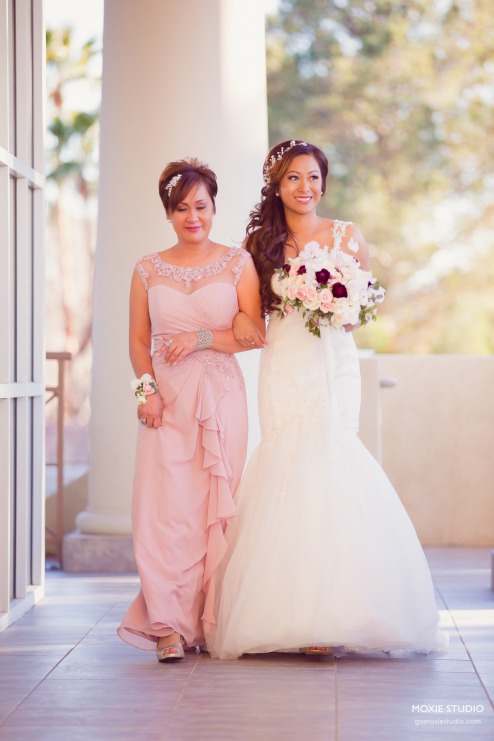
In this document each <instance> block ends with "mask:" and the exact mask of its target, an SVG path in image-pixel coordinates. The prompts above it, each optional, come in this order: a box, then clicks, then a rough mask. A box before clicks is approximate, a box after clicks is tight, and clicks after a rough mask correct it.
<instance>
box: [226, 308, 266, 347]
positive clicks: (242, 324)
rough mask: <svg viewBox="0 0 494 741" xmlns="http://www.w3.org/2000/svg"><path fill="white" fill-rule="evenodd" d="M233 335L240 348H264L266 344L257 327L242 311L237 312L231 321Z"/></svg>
mask: <svg viewBox="0 0 494 741" xmlns="http://www.w3.org/2000/svg"><path fill="white" fill-rule="evenodd" d="M232 329H233V335H234V337H235V339H236V340H237V342H238V344H239V345H242V347H248V348H254V347H264V346H265V345H267V344H268V343H267V342H266V340H265V338H264V335H263V334H262V332H261V331H260V329H259V327H257V325H256V324H255V323H254V322H253V321H252V320H251V319H249V317H248V316H247V314H244V312H243V311H239V313H238V314H236V316H235V318H234V319H233V327H232Z"/></svg>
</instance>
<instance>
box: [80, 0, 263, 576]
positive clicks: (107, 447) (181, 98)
mask: <svg viewBox="0 0 494 741" xmlns="http://www.w3.org/2000/svg"><path fill="white" fill-rule="evenodd" d="M266 151H267V107H266V70H265V47H264V2H263V0H250V1H249V2H248V3H246V2H244V1H243V0H208V2H204V0H181V2H176V1H175V0H140V2H135V0H105V18H104V46H103V100H102V113H101V159H100V186H99V218H98V236H97V251H96V268H95V281H94V323H93V343H94V362H93V381H92V395H91V408H92V411H91V427H90V439H91V452H90V472H89V503H88V507H87V509H86V511H84V512H82V513H80V514H79V515H78V518H77V526H78V528H79V529H80V531H81V532H82V533H83V534H86V535H88V534H89V535H120V536H128V535H129V534H130V532H131V522H130V502H131V490H132V475H133V464H134V448H135V427H136V425H135V403H134V399H133V397H132V393H131V389H130V385H129V381H130V378H131V377H132V375H133V373H132V369H131V366H130V362H129V360H128V342H127V337H128V293H129V286H130V278H131V274H132V269H133V265H134V263H135V261H136V260H137V259H138V258H139V257H140V256H141V255H143V254H145V253H147V252H152V251H155V250H162V249H165V248H166V247H168V246H171V244H172V243H173V240H174V236H175V235H174V233H173V232H172V230H171V227H170V225H169V224H168V223H167V221H166V218H165V213H164V210H163V207H162V205H161V202H160V200H159V197H158V189H157V184H158V177H159V174H160V172H161V170H162V168H163V167H164V165H165V164H166V163H167V162H168V161H169V160H172V159H177V158H182V157H186V156H191V155H194V156H197V157H199V158H200V159H202V160H204V161H205V162H207V163H208V164H209V165H210V166H211V167H212V169H213V170H214V171H215V172H216V174H217V175H218V182H219V195H218V199H217V215H216V218H215V223H214V228H213V232H212V238H213V239H215V240H217V241H220V242H223V243H225V244H230V245H235V244H240V243H241V241H242V238H243V235H244V227H245V223H246V220H247V217H248V213H249V210H250V209H251V207H252V205H253V204H254V203H255V202H256V201H257V200H258V199H259V195H260V188H261V185H262V180H261V171H262V162H263V158H264V156H265V152H266ZM255 355H257V353H255V354H254V353H252V357H251V358H248V359H244V360H243V364H244V367H246V368H247V370H248V374H249V376H251V375H252V376H254V377H255V375H256V364H257V363H256V361H257V358H256V357H255ZM256 416H257V414H256V411H255V410H250V418H251V419H253V420H255V419H256ZM85 540H86V541H87V538H86V539H85ZM86 566H87V564H86Z"/></svg>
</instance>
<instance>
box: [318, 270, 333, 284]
mask: <svg viewBox="0 0 494 741" xmlns="http://www.w3.org/2000/svg"><path fill="white" fill-rule="evenodd" d="M330 278H331V273H330V272H329V270H326V268H322V270H318V271H317V272H316V280H317V282H318V283H321V284H322V285H323V286H327V285H328V280H329V279H330Z"/></svg>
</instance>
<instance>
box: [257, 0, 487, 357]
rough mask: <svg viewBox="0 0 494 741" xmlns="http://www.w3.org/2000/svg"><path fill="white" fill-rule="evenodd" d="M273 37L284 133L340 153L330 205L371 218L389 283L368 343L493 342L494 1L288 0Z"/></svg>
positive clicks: (275, 98) (271, 29)
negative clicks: (490, 278) (493, 2)
mask: <svg viewBox="0 0 494 741" xmlns="http://www.w3.org/2000/svg"><path fill="white" fill-rule="evenodd" d="M267 39H268V41H267V62H268V105H269V127H270V131H269V135H270V142H271V144H274V143H276V142H277V141H281V140H283V139H291V138H294V137H296V138H301V139H308V140H310V141H313V142H314V143H317V144H319V146H321V148H322V149H323V150H324V151H325V152H326V154H327V156H328V158H329V161H330V179H329V188H328V195H327V196H326V199H325V209H326V215H332V216H336V217H338V218H343V219H350V220H352V221H356V222H358V223H359V224H360V226H361V227H362V228H363V230H364V233H365V234H366V235H367V237H368V239H369V242H370V243H371V248H372V255H373V267H374V270H375V272H376V273H377V274H378V276H379V278H380V279H381V280H382V282H383V283H385V284H386V285H387V287H388V297H387V300H386V302H385V304H384V305H383V307H382V311H381V319H380V321H378V323H377V324H375V325H372V327H369V328H367V329H366V330H365V331H362V332H360V333H358V334H359V341H360V342H361V343H363V344H366V345H368V344H372V345H373V346H375V347H376V349H379V350H380V351H385V352H395V351H408V352H484V353H485V352H492V351H493V350H494V336H493V332H492V326H493V324H494V307H493V305H492V301H491V299H490V293H491V291H490V282H489V280H488V278H489V277H490V274H491V272H492V271H491V269H490V265H491V264H492V258H493V257H494V238H493V236H492V235H493V231H492V227H493V225H494V224H493V217H494V178H493V177H492V174H491V173H492V172H493V169H494V136H493V135H494V116H493V112H494V111H493V109H494V92H493V91H494V63H493V61H492V48H494V6H493V5H492V3H490V2H489V1H488V0H432V1H431V0H282V2H281V4H280V10H279V13H278V16H277V17H273V18H271V19H270V20H269V22H268V30H267ZM460 328H461V329H460Z"/></svg>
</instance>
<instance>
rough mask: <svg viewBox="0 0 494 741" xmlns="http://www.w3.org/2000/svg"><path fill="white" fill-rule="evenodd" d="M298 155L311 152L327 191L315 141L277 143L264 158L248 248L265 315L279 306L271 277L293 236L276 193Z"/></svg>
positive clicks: (322, 157) (322, 159)
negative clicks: (258, 196) (259, 284)
mask: <svg viewBox="0 0 494 741" xmlns="http://www.w3.org/2000/svg"><path fill="white" fill-rule="evenodd" d="M299 154H311V155H312V156H313V157H314V158H315V160H316V161H317V164H318V165H319V169H320V171H321V180H322V183H321V185H322V192H323V193H324V191H325V190H326V178H327V176H328V160H327V158H326V155H325V154H324V152H322V151H321V150H320V149H319V148H318V147H316V146H315V145H314V144H309V143H308V142H303V141H301V140H299V139H296V140H292V141H285V142H281V143H280V144H276V146H274V147H272V149H270V150H269V152H268V154H267V157H266V159H265V160H264V167H263V175H264V182H265V183H266V184H265V185H264V187H263V188H262V190H261V201H260V203H258V204H257V205H256V206H254V208H253V209H252V211H251V212H250V217H249V223H248V224H247V236H246V240H245V248H246V249H247V250H248V251H249V252H250V253H251V255H252V257H253V259H254V264H255V266H256V269H257V272H258V274H259V280H260V283H261V305H262V312H263V315H264V316H265V315H266V314H268V313H269V312H270V311H272V310H273V309H274V308H275V307H276V303H277V301H278V297H277V296H276V295H275V294H274V293H273V291H272V289H271V278H272V276H273V272H274V270H275V268H281V267H282V265H283V263H284V262H285V260H284V256H285V245H286V243H287V241H288V240H289V238H290V236H291V235H290V231H289V229H288V226H287V223H286V219H285V210H284V208H283V203H282V200H281V198H279V197H278V196H277V195H276V193H277V191H278V186H279V184H280V182H281V180H282V178H283V176H284V175H285V173H286V172H287V170H288V169H289V167H290V163H291V161H292V160H293V159H294V157H298V155H299Z"/></svg>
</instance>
